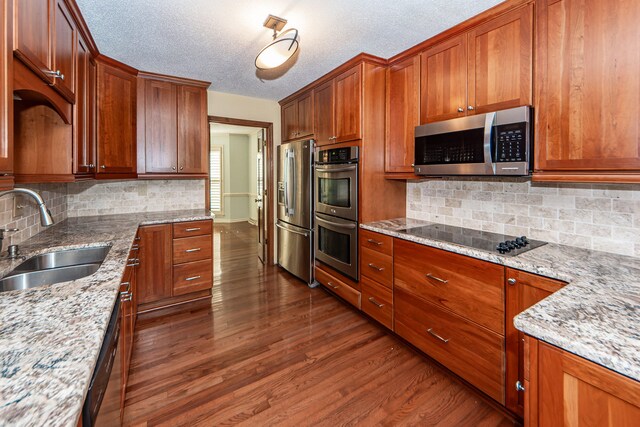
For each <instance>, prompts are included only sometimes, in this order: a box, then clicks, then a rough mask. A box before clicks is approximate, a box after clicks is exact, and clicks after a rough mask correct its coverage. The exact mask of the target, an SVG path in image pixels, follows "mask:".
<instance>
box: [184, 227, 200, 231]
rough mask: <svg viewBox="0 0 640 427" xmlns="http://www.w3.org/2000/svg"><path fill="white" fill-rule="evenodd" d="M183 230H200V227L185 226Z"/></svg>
mask: <svg viewBox="0 0 640 427" xmlns="http://www.w3.org/2000/svg"><path fill="white" fill-rule="evenodd" d="M184 231H200V227H194V228H185V229H184Z"/></svg>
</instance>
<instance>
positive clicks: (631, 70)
mask: <svg viewBox="0 0 640 427" xmlns="http://www.w3.org/2000/svg"><path fill="white" fill-rule="evenodd" d="M638 16H640V2H637V1H629V2H623V3H620V2H616V3H615V4H612V3H611V2H609V1H606V0H580V1H577V0H554V1H550V0H540V1H537V2H536V25H537V28H536V36H537V37H536V40H537V43H536V82H535V87H536V104H535V107H536V108H535V114H536V120H535V123H536V128H535V133H536V144H535V148H536V153H535V167H534V175H533V178H534V180H538V181H574V182H640V127H638V121H640V96H638V94H639V93H640V74H639V73H638V72H637V70H638V69H640V53H639V52H640V26H638Z"/></svg>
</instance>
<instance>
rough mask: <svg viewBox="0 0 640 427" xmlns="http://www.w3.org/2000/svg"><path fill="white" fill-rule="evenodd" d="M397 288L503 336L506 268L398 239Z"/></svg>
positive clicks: (395, 251)
mask: <svg viewBox="0 0 640 427" xmlns="http://www.w3.org/2000/svg"><path fill="white" fill-rule="evenodd" d="M393 270H394V289H398V288H401V289H405V290H406V291H408V292H410V293H411V294H413V295H416V296H418V297H420V298H423V299H425V300H427V301H429V302H432V303H434V304H436V305H438V306H440V307H446V308H448V309H449V310H451V311H453V312H455V313H457V314H459V315H461V316H463V317H465V318H468V319H470V320H472V321H474V322H476V323H478V324H480V325H482V326H486V327H487V328H489V329H491V330H492V331H494V332H497V333H499V334H501V335H504V267H502V266H500V265H496V264H491V263H489V262H486V261H481V260H478V259H475V258H469V257H466V256H463V255H458V254H454V253H451V252H447V251H443V250H440V249H435V248H430V247H428V246H424V245H419V244H417V243H412V242H407V241H405V240H401V239H396V241H395V242H394V258H393Z"/></svg>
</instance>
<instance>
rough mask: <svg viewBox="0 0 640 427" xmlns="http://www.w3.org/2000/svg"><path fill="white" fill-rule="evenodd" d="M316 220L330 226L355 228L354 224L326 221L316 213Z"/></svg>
mask: <svg viewBox="0 0 640 427" xmlns="http://www.w3.org/2000/svg"><path fill="white" fill-rule="evenodd" d="M316 221H318V222H321V223H324V224H328V225H332V226H334V227H337V228H345V229H347V230H353V229H354V228H356V225H355V224H340V223H339V222H333V221H327V220H326V219H322V218H320V217H318V216H317V215H316Z"/></svg>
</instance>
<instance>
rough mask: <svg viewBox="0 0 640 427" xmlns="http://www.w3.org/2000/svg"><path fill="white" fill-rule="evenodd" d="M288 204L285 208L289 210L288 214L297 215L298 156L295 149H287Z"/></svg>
mask: <svg viewBox="0 0 640 427" xmlns="http://www.w3.org/2000/svg"><path fill="white" fill-rule="evenodd" d="M287 172H288V173H287V175H288V176H287V181H286V182H287V188H286V192H287V204H286V207H285V209H286V210H287V215H290V216H293V215H295V206H296V200H295V195H296V157H295V151H294V150H287Z"/></svg>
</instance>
